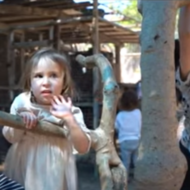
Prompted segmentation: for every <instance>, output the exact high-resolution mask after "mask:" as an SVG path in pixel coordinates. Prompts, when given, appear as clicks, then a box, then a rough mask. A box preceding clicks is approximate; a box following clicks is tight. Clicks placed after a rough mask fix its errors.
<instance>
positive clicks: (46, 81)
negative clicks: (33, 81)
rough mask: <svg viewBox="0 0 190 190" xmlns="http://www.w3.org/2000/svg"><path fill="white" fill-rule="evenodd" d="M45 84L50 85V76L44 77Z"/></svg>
mask: <svg viewBox="0 0 190 190" xmlns="http://www.w3.org/2000/svg"><path fill="white" fill-rule="evenodd" d="M42 83H43V85H49V84H50V83H49V78H48V77H44V78H43V82H42Z"/></svg>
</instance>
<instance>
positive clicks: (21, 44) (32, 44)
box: [12, 40, 51, 48]
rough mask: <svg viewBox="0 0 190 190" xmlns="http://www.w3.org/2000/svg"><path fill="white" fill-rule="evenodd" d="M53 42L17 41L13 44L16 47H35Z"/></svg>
mask: <svg viewBox="0 0 190 190" xmlns="http://www.w3.org/2000/svg"><path fill="white" fill-rule="evenodd" d="M50 44H51V41H50V40H43V41H28V42H16V43H13V44H12V46H13V47H14V48H34V47H45V46H49V45H50Z"/></svg>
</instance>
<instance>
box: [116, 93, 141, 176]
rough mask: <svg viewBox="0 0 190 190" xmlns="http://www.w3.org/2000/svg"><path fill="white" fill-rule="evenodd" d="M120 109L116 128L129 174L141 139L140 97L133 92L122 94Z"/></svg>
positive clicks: (123, 160)
mask: <svg viewBox="0 0 190 190" xmlns="http://www.w3.org/2000/svg"><path fill="white" fill-rule="evenodd" d="M119 109H120V111H119V113H118V114H117V116H116V121H115V128H116V131H117V132H118V136H119V144H120V150H121V160H122V162H123V164H124V166H125V167H126V170H127V173H129V168H130V165H131V164H134V162H135V158H136V154H137V150H138V147H139V142H140V137H141V111H140V110H139V109H138V97H137V95H136V93H135V92H134V91H133V90H127V91H125V92H124V93H123V94H122V96H121V98H120V100H119ZM131 161H132V162H131ZM133 167H134V166H133Z"/></svg>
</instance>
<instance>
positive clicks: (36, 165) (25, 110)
mask: <svg viewBox="0 0 190 190" xmlns="http://www.w3.org/2000/svg"><path fill="white" fill-rule="evenodd" d="M23 88H24V92H23V93H21V94H20V95H19V96H17V97H16V98H15V100H14V102H13V104H12V105H11V110H10V113H11V114H15V115H16V114H18V115H20V116H21V117H22V118H23V121H24V123H25V124H26V128H27V129H31V130H32V128H33V127H35V126H36V123H37V122H38V121H39V120H43V121H44V122H50V123H53V124H56V125H59V126H60V127H64V128H65V129H67V130H68V131H69V135H68V137H67V138H59V137H51V136H44V135H40V134H35V133H31V132H30V130H25V131H24V130H17V129H14V128H11V127H8V126H5V127H4V128H3V134H4V136H5V138H6V139H7V140H8V141H9V142H10V143H12V146H11V148H10V150H9V151H8V154H7V157H6V160H5V174H6V175H7V176H8V177H10V178H11V179H13V180H15V181H18V182H19V183H20V184H21V185H23V186H24V187H25V189H26V190H76V189H77V183H76V168H75V160H74V156H73V150H76V151H77V152H79V153H86V152H87V151H88V150H89V147H90V137H89V135H88V134H87V133H88V130H87V128H86V126H85V124H84V120H83V114H82V112H81V110H80V109H79V108H77V107H74V106H72V101H71V98H70V97H71V96H72V94H73V86H72V80H71V76H70V72H69V67H68V62H67V59H66V57H65V56H64V55H62V54H60V53H58V52H56V51H55V50H53V49H42V50H39V51H38V52H37V53H35V54H34V55H33V56H32V57H31V59H30V60H29V62H28V63H27V65H26V70H25V72H24V75H23ZM73 147H74V148H73Z"/></svg>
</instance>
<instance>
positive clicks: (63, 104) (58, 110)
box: [50, 95, 72, 119]
mask: <svg viewBox="0 0 190 190" xmlns="http://www.w3.org/2000/svg"><path fill="white" fill-rule="evenodd" d="M51 105H52V108H51V110H50V112H51V114H52V115H54V116H55V117H58V118H61V119H66V117H71V116H72V112H71V108H72V101H71V99H70V98H67V99H65V98H64V97H63V96H61V95H60V96H53V99H52V103H51Z"/></svg>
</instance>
